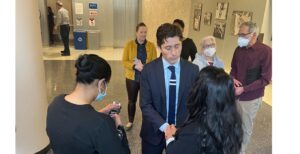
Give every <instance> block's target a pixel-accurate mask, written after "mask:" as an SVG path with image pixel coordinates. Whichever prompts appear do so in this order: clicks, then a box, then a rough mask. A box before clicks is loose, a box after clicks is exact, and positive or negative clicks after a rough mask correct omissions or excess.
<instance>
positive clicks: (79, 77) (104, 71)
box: [75, 54, 111, 84]
mask: <svg viewBox="0 0 300 154" xmlns="http://www.w3.org/2000/svg"><path fill="white" fill-rule="evenodd" d="M75 67H76V68H77V71H76V82H77V83H83V84H91V83H92V82H93V81H94V80H95V79H99V80H100V79H105V81H106V82H109V80H110V77H111V68H110V66H109V64H108V63H107V61H106V60H104V59H103V58H101V57H99V56H97V55H94V54H84V55H81V56H79V58H78V59H77V60H76V63H75Z"/></svg>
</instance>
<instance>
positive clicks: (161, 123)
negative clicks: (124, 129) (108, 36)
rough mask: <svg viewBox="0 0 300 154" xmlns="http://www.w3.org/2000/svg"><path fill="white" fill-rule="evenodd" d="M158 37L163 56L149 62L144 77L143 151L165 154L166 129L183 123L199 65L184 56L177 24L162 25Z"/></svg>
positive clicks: (142, 100)
mask: <svg viewBox="0 0 300 154" xmlns="http://www.w3.org/2000/svg"><path fill="white" fill-rule="evenodd" d="M156 38H157V46H158V50H159V51H161V53H162V57H160V58H157V59H156V60H154V61H152V62H150V63H148V64H147V65H145V67H144V69H143V71H142V74H141V80H140V90H141V91H140V107H141V110H142V115H143V120H142V128H141V132H140V136H141V138H142V153H143V154H161V153H162V151H163V149H164V148H165V145H166V141H165V136H164V132H165V130H166V128H167V127H171V126H180V125H181V124H183V122H184V120H185V119H186V117H187V108H186V105H187V104H186V102H187V96H188V94H189V90H190V88H191V86H192V84H193V83H194V81H195V80H196V77H197V76H198V73H199V69H198V67H197V66H196V65H194V64H192V63H190V62H188V61H186V60H184V59H180V54H181V49H182V32H181V30H180V29H179V28H178V27H177V26H175V25H172V24H169V23H165V24H162V25H161V26H160V27H159V28H158V29H157V32H156Z"/></svg>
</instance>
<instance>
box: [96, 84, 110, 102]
mask: <svg viewBox="0 0 300 154" xmlns="http://www.w3.org/2000/svg"><path fill="white" fill-rule="evenodd" d="M103 82H104V85H105V91H104V92H101V90H99V93H98V95H97V97H96V99H95V101H96V102H99V101H101V100H103V98H104V97H105V96H106V89H107V86H106V83H105V81H103Z"/></svg>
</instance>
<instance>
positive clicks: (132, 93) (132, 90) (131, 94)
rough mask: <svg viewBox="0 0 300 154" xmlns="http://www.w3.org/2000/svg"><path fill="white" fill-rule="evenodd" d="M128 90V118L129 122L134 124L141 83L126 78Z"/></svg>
mask: <svg viewBox="0 0 300 154" xmlns="http://www.w3.org/2000/svg"><path fill="white" fill-rule="evenodd" d="M126 89H127V95H128V118H129V122H131V123H133V121H134V115H135V110H136V107H135V106H136V100H137V96H138V92H139V90H140V83H139V82H137V81H135V80H130V79H127V78H126Z"/></svg>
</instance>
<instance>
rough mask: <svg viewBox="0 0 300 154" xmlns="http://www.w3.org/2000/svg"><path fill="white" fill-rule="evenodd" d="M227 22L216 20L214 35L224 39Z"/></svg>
mask: <svg viewBox="0 0 300 154" xmlns="http://www.w3.org/2000/svg"><path fill="white" fill-rule="evenodd" d="M225 28H226V22H225V21H218V20H216V21H215V25H214V32H213V36H214V37H216V38H219V39H224V35H225Z"/></svg>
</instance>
